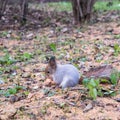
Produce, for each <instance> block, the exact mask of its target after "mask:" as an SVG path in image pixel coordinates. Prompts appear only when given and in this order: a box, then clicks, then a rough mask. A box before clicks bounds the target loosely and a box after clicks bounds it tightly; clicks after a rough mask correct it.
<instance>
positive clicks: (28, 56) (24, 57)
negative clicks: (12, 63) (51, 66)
mask: <svg viewBox="0 0 120 120" xmlns="http://www.w3.org/2000/svg"><path fill="white" fill-rule="evenodd" d="M31 58H33V54H31V53H27V52H25V53H23V54H18V55H17V56H16V59H19V60H20V61H26V60H30V59H31Z"/></svg>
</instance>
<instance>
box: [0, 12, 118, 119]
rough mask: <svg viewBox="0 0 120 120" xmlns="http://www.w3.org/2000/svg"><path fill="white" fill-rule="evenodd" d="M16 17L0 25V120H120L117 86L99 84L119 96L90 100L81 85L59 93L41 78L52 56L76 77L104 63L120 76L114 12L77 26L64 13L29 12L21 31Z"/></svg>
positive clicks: (58, 90)
mask: <svg viewBox="0 0 120 120" xmlns="http://www.w3.org/2000/svg"><path fill="white" fill-rule="evenodd" d="M16 12H17V11H16ZM35 13H36V14H35ZM8 14H10V13H8ZM15 17H16V16H13V15H11V14H10V15H8V17H7V16H5V18H2V21H0V22H1V23H0V24H1V25H2V26H0V30H1V31H0V120H10V119H11V120H120V81H119V82H118V85H117V86H115V87H113V85H112V84H110V83H109V84H101V87H103V88H104V89H106V90H108V91H110V92H116V91H117V93H118V94H116V95H115V96H112V95H111V94H109V93H110V92H109V93H108V95H106V96H103V97H97V99H96V100H94V101H93V100H91V99H89V98H88V97H86V96H88V95H87V94H86V92H85V91H86V88H85V87H84V86H83V85H77V86H75V87H73V88H68V89H65V90H62V89H61V88H59V87H57V86H56V85H50V84H48V83H47V80H46V79H45V74H44V69H45V66H46V56H51V55H55V56H56V58H57V61H58V62H59V63H64V64H65V63H72V64H74V65H75V66H76V67H77V68H78V69H79V72H81V73H82V72H84V71H88V70H89V69H90V68H91V67H92V68H93V67H97V66H101V65H104V64H111V65H112V66H113V67H115V68H116V69H117V70H119V71H120V14H119V11H109V12H104V13H101V14H99V15H98V16H96V18H94V20H95V21H94V22H91V24H84V25H80V26H75V25H73V23H72V16H71V14H70V13H66V12H59V13H56V12H54V13H50V12H49V13H47V12H45V13H43V12H42V11H41V12H40V11H39V12H37V11H34V13H31V15H29V20H28V21H27V24H26V25H25V26H21V27H20V26H19V22H18V20H19V19H17V18H16V19H15V20H13V18H15Z"/></svg>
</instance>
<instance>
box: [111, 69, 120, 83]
mask: <svg viewBox="0 0 120 120" xmlns="http://www.w3.org/2000/svg"><path fill="white" fill-rule="evenodd" d="M119 74H120V73H119V72H118V71H114V72H113V73H112V74H111V75H110V80H111V83H112V84H113V85H117V83H118V79H119V78H120V75H119Z"/></svg>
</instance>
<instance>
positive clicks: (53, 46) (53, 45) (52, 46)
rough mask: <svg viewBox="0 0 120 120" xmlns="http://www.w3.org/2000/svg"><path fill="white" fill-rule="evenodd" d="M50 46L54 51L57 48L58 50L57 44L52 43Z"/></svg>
mask: <svg viewBox="0 0 120 120" xmlns="http://www.w3.org/2000/svg"><path fill="white" fill-rule="evenodd" d="M49 46H50V49H51V50H52V51H53V52H56V50H57V48H56V44H54V43H51V44H50V45H49Z"/></svg>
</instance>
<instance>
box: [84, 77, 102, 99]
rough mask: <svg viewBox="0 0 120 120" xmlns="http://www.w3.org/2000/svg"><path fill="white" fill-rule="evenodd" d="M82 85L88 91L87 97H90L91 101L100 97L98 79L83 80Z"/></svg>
mask: <svg viewBox="0 0 120 120" xmlns="http://www.w3.org/2000/svg"><path fill="white" fill-rule="evenodd" d="M83 84H84V86H85V87H87V89H88V94H89V97H91V98H92V99H94V100H95V99H96V98H97V96H98V95H99V96H102V92H101V87H100V86H99V84H100V81H99V79H93V78H92V79H87V78H86V79H84V80H83Z"/></svg>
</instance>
